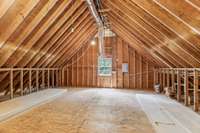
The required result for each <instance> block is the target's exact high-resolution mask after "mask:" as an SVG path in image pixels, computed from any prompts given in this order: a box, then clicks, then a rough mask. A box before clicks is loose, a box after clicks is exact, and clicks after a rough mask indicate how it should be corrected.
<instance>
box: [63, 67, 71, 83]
mask: <svg viewBox="0 0 200 133" xmlns="http://www.w3.org/2000/svg"><path fill="white" fill-rule="evenodd" d="M72 69H73V68H72ZM61 75H62V86H65V68H63V69H62V71H61Z"/></svg>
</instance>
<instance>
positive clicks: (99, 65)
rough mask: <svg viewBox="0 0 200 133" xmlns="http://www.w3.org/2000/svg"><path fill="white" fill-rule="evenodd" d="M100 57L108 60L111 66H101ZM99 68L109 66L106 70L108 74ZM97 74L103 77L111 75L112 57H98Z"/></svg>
mask: <svg viewBox="0 0 200 133" xmlns="http://www.w3.org/2000/svg"><path fill="white" fill-rule="evenodd" d="M100 59H103V60H109V61H110V64H111V66H101V64H100ZM101 68H109V69H108V70H109V71H110V72H109V73H108V74H105V73H101V71H102V70H101ZM98 76H105V77H109V76H112V58H110V57H101V56H99V57H98Z"/></svg>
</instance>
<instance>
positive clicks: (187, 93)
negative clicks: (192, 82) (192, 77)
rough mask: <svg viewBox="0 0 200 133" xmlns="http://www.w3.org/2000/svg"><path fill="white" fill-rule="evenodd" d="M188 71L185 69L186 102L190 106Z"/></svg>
mask: <svg viewBox="0 0 200 133" xmlns="http://www.w3.org/2000/svg"><path fill="white" fill-rule="evenodd" d="M188 85H189V84H188V71H187V70H185V71H184V103H185V105H186V106H188V96H189V91H188V87H189V86H188Z"/></svg>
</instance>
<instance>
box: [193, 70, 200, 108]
mask: <svg viewBox="0 0 200 133" xmlns="http://www.w3.org/2000/svg"><path fill="white" fill-rule="evenodd" d="M198 79H199V78H198V71H197V70H194V111H196V112H197V111H199V83H198Z"/></svg>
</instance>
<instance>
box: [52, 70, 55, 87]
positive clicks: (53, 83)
mask: <svg viewBox="0 0 200 133" xmlns="http://www.w3.org/2000/svg"><path fill="white" fill-rule="evenodd" d="M54 76H55V72H54V70H52V87H54V86H55V79H54V78H55V77H54Z"/></svg>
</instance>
